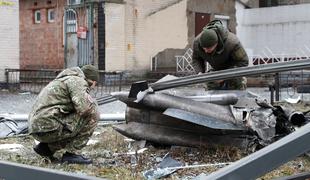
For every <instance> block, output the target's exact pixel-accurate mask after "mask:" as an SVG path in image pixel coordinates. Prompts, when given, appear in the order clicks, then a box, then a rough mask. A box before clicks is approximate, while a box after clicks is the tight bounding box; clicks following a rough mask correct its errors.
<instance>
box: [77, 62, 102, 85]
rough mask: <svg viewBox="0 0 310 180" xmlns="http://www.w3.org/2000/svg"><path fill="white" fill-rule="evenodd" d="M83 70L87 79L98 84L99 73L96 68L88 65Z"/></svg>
mask: <svg viewBox="0 0 310 180" xmlns="http://www.w3.org/2000/svg"><path fill="white" fill-rule="evenodd" d="M81 69H82V71H83V73H84V75H85V77H86V78H87V79H90V80H93V81H97V82H98V79H99V71H98V69H97V68H96V67H95V66H93V65H90V64H87V65H85V66H83V67H82V68H81Z"/></svg>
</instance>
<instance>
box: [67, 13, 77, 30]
mask: <svg viewBox="0 0 310 180" xmlns="http://www.w3.org/2000/svg"><path fill="white" fill-rule="evenodd" d="M65 20H66V21H64V23H66V27H67V29H66V32H67V33H75V32H76V30H77V21H76V12H75V11H74V10H73V9H67V10H66V12H65Z"/></svg>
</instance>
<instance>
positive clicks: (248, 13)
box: [237, 4, 310, 57]
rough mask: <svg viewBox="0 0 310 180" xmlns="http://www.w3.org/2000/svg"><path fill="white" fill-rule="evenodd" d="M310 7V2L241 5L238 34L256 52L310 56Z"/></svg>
mask: <svg viewBox="0 0 310 180" xmlns="http://www.w3.org/2000/svg"><path fill="white" fill-rule="evenodd" d="M309 9H310V4H302V5H291V6H278V7H270V8H255V9H244V10H242V9H241V10H242V11H243V12H240V13H239V14H238V17H237V20H238V28H237V33H238V37H239V38H240V40H241V42H242V43H243V45H244V46H245V48H247V49H251V50H252V51H253V54H254V55H260V56H263V57H266V56H267V57H272V56H279V57H281V56H295V57H296V56H297V57H301V56H310V36H309V32H310V13H309ZM239 25H240V27H239Z"/></svg>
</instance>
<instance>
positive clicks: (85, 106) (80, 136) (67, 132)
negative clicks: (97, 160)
mask: <svg viewBox="0 0 310 180" xmlns="http://www.w3.org/2000/svg"><path fill="white" fill-rule="evenodd" d="M98 117H99V115H98V110H97V103H96V102H95V101H94V100H93V99H92V97H91V96H90V95H89V84H88V83H87V81H86V80H85V75H84V74H83V72H82V70H81V69H80V68H78V67H76V68H71V69H66V70H64V71H62V72H61V73H60V74H59V75H58V76H57V77H56V79H55V80H53V81H52V82H50V83H49V84H48V85H47V86H46V87H45V88H44V89H42V91H41V92H40V94H39V95H38V97H37V99H36V102H35V103H34V106H33V108H32V111H31V113H30V115H29V132H30V134H32V135H33V137H34V138H35V139H37V140H38V141H40V142H43V143H48V147H49V148H50V150H51V151H52V152H55V151H57V150H61V149H65V150H66V151H67V152H71V153H75V152H76V151H77V150H80V149H81V148H83V147H84V146H85V145H86V143H87V142H88V140H89V138H90V136H91V135H92V134H93V132H94V129H95V127H96V125H97V122H98Z"/></svg>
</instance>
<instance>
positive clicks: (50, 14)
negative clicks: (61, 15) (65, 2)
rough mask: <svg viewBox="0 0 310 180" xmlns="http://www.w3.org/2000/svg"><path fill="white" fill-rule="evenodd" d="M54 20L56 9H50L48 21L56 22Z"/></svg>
mask: <svg viewBox="0 0 310 180" xmlns="http://www.w3.org/2000/svg"><path fill="white" fill-rule="evenodd" d="M54 21H55V9H48V10H47V22H54Z"/></svg>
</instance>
